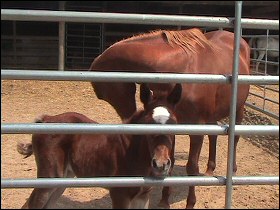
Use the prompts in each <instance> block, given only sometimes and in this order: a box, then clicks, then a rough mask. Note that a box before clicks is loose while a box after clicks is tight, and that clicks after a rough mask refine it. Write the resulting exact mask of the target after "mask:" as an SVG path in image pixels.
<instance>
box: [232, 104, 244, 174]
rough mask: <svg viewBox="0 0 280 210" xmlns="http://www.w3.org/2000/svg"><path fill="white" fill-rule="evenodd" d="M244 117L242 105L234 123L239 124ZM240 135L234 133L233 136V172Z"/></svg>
mask: <svg viewBox="0 0 280 210" xmlns="http://www.w3.org/2000/svg"><path fill="white" fill-rule="evenodd" d="M243 117H244V106H242V107H241V108H240V109H239V110H237V112H236V119H235V121H236V124H241V122H242V119H243ZM239 138H240V136H239V135H236V136H235V137H234V150H233V173H234V174H235V173H236V171H237V163H236V148H237V143H238V141H239Z"/></svg>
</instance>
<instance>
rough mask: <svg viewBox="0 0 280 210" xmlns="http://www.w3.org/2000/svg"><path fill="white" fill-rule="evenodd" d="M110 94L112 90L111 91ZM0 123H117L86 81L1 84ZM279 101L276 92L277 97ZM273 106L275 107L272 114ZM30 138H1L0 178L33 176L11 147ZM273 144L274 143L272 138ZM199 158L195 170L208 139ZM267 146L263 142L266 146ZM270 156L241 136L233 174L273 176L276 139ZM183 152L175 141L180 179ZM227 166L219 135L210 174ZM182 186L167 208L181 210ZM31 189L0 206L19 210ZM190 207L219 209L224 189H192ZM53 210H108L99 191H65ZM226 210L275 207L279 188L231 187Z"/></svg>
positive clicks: (183, 141) (182, 143)
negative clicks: (79, 117)
mask: <svg viewBox="0 0 280 210" xmlns="http://www.w3.org/2000/svg"><path fill="white" fill-rule="evenodd" d="M112 91H113V90H112ZM1 95H2V102H1V105H2V108H1V109H2V111H1V122H4V123H24V122H30V123H31V122H33V120H34V119H35V118H36V117H37V116H39V115H41V114H43V113H48V114H59V113H62V112H67V111H76V112H80V113H82V114H85V115H87V116H88V117H90V118H92V119H95V120H96V121H98V122H99V123H120V119H119V117H118V116H117V114H116V112H115V111H114V110H113V108H112V107H111V106H109V105H108V104H107V103H106V102H104V101H101V100H98V99H97V98H96V96H95V94H94V92H93V90H92V87H91V86H90V84H89V83H88V82H61V81H60V82H49V81H20V80H8V81H6V80H2V90H1ZM278 98H279V94H278ZM278 109H279V107H277V110H278ZM30 137H31V135H30V134H15V135H12V134H3V135H1V178H36V165H35V161H34V156H31V157H30V158H27V159H23V157H22V156H21V155H20V154H18V152H17V150H16V144H17V142H18V141H20V142H30V140H31V138H30ZM272 141H274V140H272ZM204 142H205V143H204V145H203V149H202V152H201V157H200V170H201V172H204V171H205V169H206V167H205V166H206V161H207V157H208V151H207V149H208V140H207V139H206V140H205V141H204ZM268 144H269V143H268ZM275 145H276V146H278V148H277V149H276V150H275V151H276V152H274V153H268V152H267V150H266V148H264V147H263V146H262V145H256V144H254V143H252V142H251V141H250V140H248V139H247V138H241V139H240V141H239V144H238V148H237V164H238V170H237V174H236V175H238V176H261V175H263V176H279V140H278V143H276V144H275ZM188 151H189V138H188V137H187V136H184V135H178V136H177V138H176V156H175V158H176V162H175V168H174V171H173V175H174V176H181V175H183V176H184V175H186V172H185V165H186V162H187V156H188ZM226 167H227V136H220V137H219V140H218V148H217V168H216V171H215V175H220V176H225V175H226ZM187 189H188V188H187V186H180V187H174V188H173V194H172V196H171V198H170V203H171V208H172V209H176V208H178V209H183V208H185V205H186V196H187ZM31 191H32V189H31V188H27V189H1V208H2V209H16V208H20V207H21V206H22V205H23V204H24V203H25V201H26V199H27V198H28V197H29V195H30V193H31ZM196 192H197V203H196V205H195V208H202V209H208V208H217V209H221V208H224V206H225V186H198V187H196ZM160 195H161V188H154V190H153V191H152V195H151V200H150V208H157V203H158V201H159V199H160ZM55 207H56V208H61V209H74V208H79V209H100V208H106V209H107V208H111V200H110V197H109V195H108V191H107V190H106V189H103V188H68V189H66V191H65V192H64V194H63V195H62V196H61V198H60V199H59V200H58V202H57V204H56V206H55ZM232 208H245V209H251V208H259V209H279V185H271V186H270V185H249V186H247V185H242V186H234V188H233V200H232Z"/></svg>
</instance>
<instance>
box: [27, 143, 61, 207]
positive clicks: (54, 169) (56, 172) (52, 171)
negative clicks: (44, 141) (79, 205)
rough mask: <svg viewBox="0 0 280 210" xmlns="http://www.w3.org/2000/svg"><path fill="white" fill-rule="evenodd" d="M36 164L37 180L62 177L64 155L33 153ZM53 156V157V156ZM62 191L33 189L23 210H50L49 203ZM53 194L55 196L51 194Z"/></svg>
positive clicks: (55, 152)
mask: <svg viewBox="0 0 280 210" xmlns="http://www.w3.org/2000/svg"><path fill="white" fill-rule="evenodd" d="M34 154H35V159H36V163H37V177H38V178H54V177H64V162H63V161H64V153H63V152H61V151H50V152H48V151H47V148H46V151H45V153H42V154H44V155H42V156H41V155H39V156H37V155H36V154H40V153H34ZM54 154H55V155H54ZM63 191H64V189H62V188H34V190H33V191H32V193H31V195H30V197H29V199H28V200H27V201H26V203H25V204H24V205H23V206H22V208H23V209H25V208H28V209H43V208H50V206H51V205H52V204H53V203H52V202H51V201H52V200H56V199H58V198H56V196H55V195H56V194H57V195H59V196H60V195H61V194H62V193H63ZM53 193H55V194H53Z"/></svg>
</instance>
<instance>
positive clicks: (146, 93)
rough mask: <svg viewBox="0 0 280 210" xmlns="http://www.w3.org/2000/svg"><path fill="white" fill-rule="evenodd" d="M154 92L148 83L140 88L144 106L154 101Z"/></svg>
mask: <svg viewBox="0 0 280 210" xmlns="http://www.w3.org/2000/svg"><path fill="white" fill-rule="evenodd" d="M152 96H153V91H151V90H150V88H149V87H148V85H147V84H146V83H143V84H141V86H140V100H141V102H142V103H143V104H144V106H145V105H146V104H147V103H148V102H149V101H150V100H151V99H152Z"/></svg>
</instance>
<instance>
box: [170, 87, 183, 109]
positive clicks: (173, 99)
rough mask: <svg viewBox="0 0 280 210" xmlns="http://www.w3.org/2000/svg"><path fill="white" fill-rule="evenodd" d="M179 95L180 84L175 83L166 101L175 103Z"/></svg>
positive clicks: (180, 93) (180, 92)
mask: <svg viewBox="0 0 280 210" xmlns="http://www.w3.org/2000/svg"><path fill="white" fill-rule="evenodd" d="M181 95H182V85H181V84H179V83H177V84H176V85H175V86H174V88H173V90H172V91H171V92H170V94H169V95H168V97H167V101H168V102H169V103H171V104H172V105H176V104H177V103H178V102H179V101H180V99H181Z"/></svg>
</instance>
